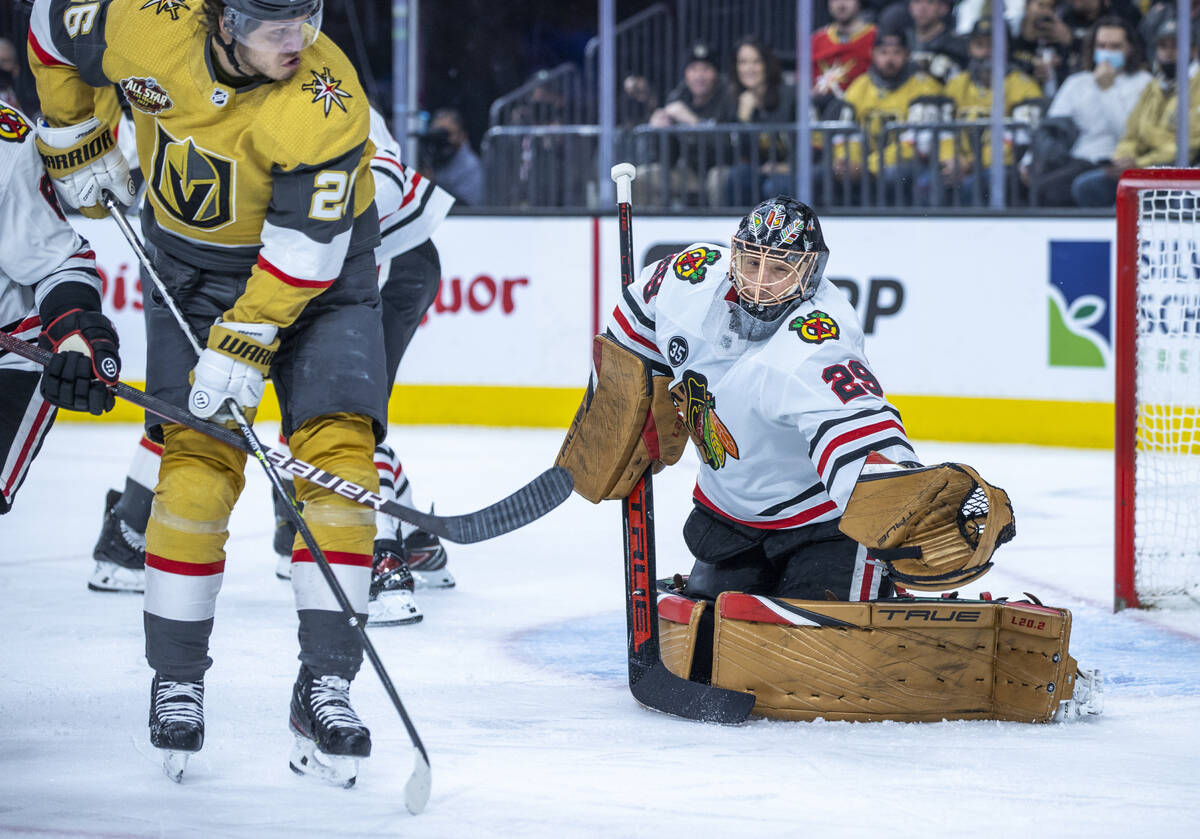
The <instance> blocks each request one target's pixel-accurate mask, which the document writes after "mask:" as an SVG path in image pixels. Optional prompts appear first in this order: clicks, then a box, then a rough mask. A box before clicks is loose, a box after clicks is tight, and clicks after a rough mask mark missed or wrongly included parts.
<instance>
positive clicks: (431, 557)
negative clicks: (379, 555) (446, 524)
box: [404, 530, 454, 588]
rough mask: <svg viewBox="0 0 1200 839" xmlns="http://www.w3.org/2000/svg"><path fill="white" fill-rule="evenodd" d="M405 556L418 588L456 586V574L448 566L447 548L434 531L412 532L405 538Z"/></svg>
mask: <svg viewBox="0 0 1200 839" xmlns="http://www.w3.org/2000/svg"><path fill="white" fill-rule="evenodd" d="M404 556H405V559H407V560H408V570H409V571H411V572H412V575H413V581H414V582H415V583H416V587H417V588H454V575H453V574H451V573H450V569H448V568H447V567H446V559H447V557H446V548H445V547H444V546H443V545H442V543H441V540H439V539H438V537H436V536H434V535H433V534H432V533H427V532H426V531H424V530H414V531H413V532H412V533H410V534H409V535H408V538H407V539H405V540H404Z"/></svg>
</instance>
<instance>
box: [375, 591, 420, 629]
mask: <svg viewBox="0 0 1200 839" xmlns="http://www.w3.org/2000/svg"><path fill="white" fill-rule="evenodd" d="M424 618H425V616H424V615H423V614H422V613H421V607H419V606H418V605H417V604H416V602H415V601H414V600H413V597H412V594H410V593H409V592H407V591H385V592H383V593H381V594H380V595H379V596H378V597H377V598H375V599H374V600H372V601H370V602H369V603H367V626H404V625H406V624H410V623H420V622H421V621H422V620H423V619H424Z"/></svg>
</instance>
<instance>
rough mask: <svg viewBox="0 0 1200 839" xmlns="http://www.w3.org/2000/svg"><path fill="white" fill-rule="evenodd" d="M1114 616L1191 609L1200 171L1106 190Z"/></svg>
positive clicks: (1197, 547) (1127, 181)
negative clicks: (1112, 343) (1112, 262)
mask: <svg viewBox="0 0 1200 839" xmlns="http://www.w3.org/2000/svg"><path fill="white" fill-rule="evenodd" d="M1115 338H1116V392H1115V400H1114V401H1115V405H1116V423H1115V426H1116V441H1115V447H1114V454H1115V462H1116V488H1115V502H1116V534H1115V536H1116V551H1115V561H1116V566H1115V591H1114V609H1115V610H1116V611H1120V610H1121V609H1124V608H1127V607H1128V608H1138V607H1141V608H1145V607H1178V606H1185V605H1186V606H1192V607H1194V606H1196V605H1198V604H1200V169H1147V170H1134V171H1130V172H1126V173H1125V175H1124V177H1122V178H1121V181H1120V184H1119V186H1118V188H1117V286H1116V325H1115Z"/></svg>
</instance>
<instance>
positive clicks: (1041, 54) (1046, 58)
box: [1008, 0, 1073, 96]
mask: <svg viewBox="0 0 1200 839" xmlns="http://www.w3.org/2000/svg"><path fill="white" fill-rule="evenodd" d="M1072 43H1073V38H1072V34H1071V28H1070V27H1069V26H1067V25H1066V24H1065V23H1063V21H1062V18H1060V17H1059V16H1058V14H1057V13H1056V12H1055V10H1054V0H1026V3H1025V14H1024V16H1023V17H1022V18H1021V25H1020V27H1019V28H1018V29H1017V32H1016V34H1015V35H1014V36H1013V37H1012V41H1011V43H1010V44H1009V50H1008V56H1009V61H1010V62H1011V63H1012V64H1013V65H1014V66H1015V67H1016V68H1017V69H1018V70H1020V71H1021V72H1023V73H1026V74H1027V75H1030V76H1033V77H1034V78H1035V79H1037V83H1038V84H1039V85H1040V86H1041V89H1042V92H1044V93H1045V95H1046V96H1054V94H1055V93H1057V92H1058V85H1059V82H1060V81H1061V80H1062V79H1063V78H1065V77H1066V76H1067V67H1068V66H1069V65H1070V63H1071V45H1072Z"/></svg>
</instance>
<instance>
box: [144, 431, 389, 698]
mask: <svg viewBox="0 0 1200 839" xmlns="http://www.w3.org/2000/svg"><path fill="white" fill-rule="evenodd" d="M163 437H164V444H163V454H162V465H161V467H160V469H159V475H158V487H157V489H156V490H155V497H154V503H153V505H152V508H151V512H150V522H149V525H148V526H147V528H146V596H145V603H144V609H145V627H146V660H147V661H148V662H149V664H150V666H151V667H152V668H153V669H154V671H155V672H156V673H159V674H161V675H163V676H165V677H167V678H170V679H175V680H178V681H191V680H196V679H199V678H201V677H202V676H203V674H204V672H205V671H206V670H207V669H208V668H209V667H210V666H211V665H212V659H211V658H210V657H209V655H208V639H209V636H210V635H211V634H212V627H213V615H214V614H215V611H216V603H217V592H218V591H220V589H221V581H222V578H223V577H224V572H225V540H226V539H227V538H229V529H228V528H229V514H230V512H231V511H232V510H233V505H234V503H235V502H236V501H237V498H238V496H239V495H240V494H241V492H242V488H243V486H244V485H245V478H244V474H243V472H244V468H245V463H246V455H245V454H244V453H243V452H240V451H237V450H235V449H232V448H230V447H229V446H226V445H224V444H222V443H218V442H216V441H215V440H212V439H211V438H209V437H206V436H204V435H203V434H200V433H199V432H197V431H192V430H191V429H189V428H186V427H184V426H181V425H164V426H163ZM290 443H291V449H292V452H293V453H294V454H295V455H296V457H297V458H299V459H300V460H304V461H307V462H308V463H311V464H313V465H314V466H317V467H320V468H321V469H324V470H326V471H327V472H329V473H331V474H335V475H338V476H339V477H342V478H346V479H347V480H350V481H353V482H354V483H357V484H360V485H361V486H364V487H367V488H368V489H370V490H371V491H372V492H377V491H378V489H379V475H378V473H377V472H376V470H375V464H374V459H373V453H374V448H375V436H374V433H373V431H372V425H371V419H370V418H369V417H365V416H362V415H358V414H328V415H324V416H319V417H315V418H313V419H310V420H308V421H307V422H305V423H304V424H303V425H301V426H300V427H299V428H297V429H296V430H295V432H293V434H292V436H291V439H290ZM296 493H297V495H298V497H299V500H300V502H301V503H302V504H303V505H304V519H305V522H306V523H307V524H308V527H309V529H310V530H311V531H312V534H313V536H314V537H316V540H317V544H318V545H319V546H320V548H321V550H322V552H323V553H324V554H325V558H326V559H328V560H329V563H330V566H331V567H332V568H333V572H334V575H335V576H336V577H337V579H338V581H339V582H340V583H341V585H342V588H343V589H345V592H346V596H347V597H348V598H349V599H350V603H351V604H352V605H353V607H354V611H355V612H356V613H358V617H359V620H360V621H362V622H364V623H365V622H366V611H367V595H368V592H369V589H370V584H371V554H372V547H373V542H374V539H375V514H374V512H373V511H372V510H371V509H369V508H366V507H361V506H359V505H357V504H355V503H353V502H351V501H349V500H347V499H346V498H343V497H341V496H339V495H335V494H334V493H331V492H329V491H328V490H325V489H322V488H321V487H319V486H317V485H315V484H312V483H309V482H308V481H304V480H300V479H297V480H296ZM266 550H267V547H266V545H264V551H266ZM270 576H271V575H270V574H269V573H268V570H267V567H266V566H265V565H264V566H263V583H264V585H265V584H267V582H268V578H269V577H270ZM292 590H293V592H294V594H295V598H296V611H297V613H298V614H299V618H300V660H301V661H302V662H303V663H304V664H305V665H307V666H308V668H309V669H310V670H311V671H312V672H313V673H314V674H316V675H318V676H322V675H329V674H332V675H336V676H341V677H342V678H345V679H353V678H354V675H355V674H356V673H357V672H358V668H359V665H360V664H361V663H362V642H361V640H360V639H359V637H358V633H357V632H356V631H355V630H354V628H353V627H351V626H349V625H348V623H347V621H346V619H345V617H344V616H343V615H342V614H341V611H340V610H339V608H338V605H337V601H336V600H335V599H334V597H333V594H332V593H331V592H330V591H329V587H328V586H327V584H326V582H325V579H324V578H323V577H322V576H321V572H320V569H319V568H317V566H316V564H315V563H314V562H313V557H312V555H311V554H310V553H309V551H308V549H307V548H306V546H305V545H304V543H303V541H302V540H301V539H300V538H299V537H297V539H296V546H295V550H294V551H293V555H292Z"/></svg>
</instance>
